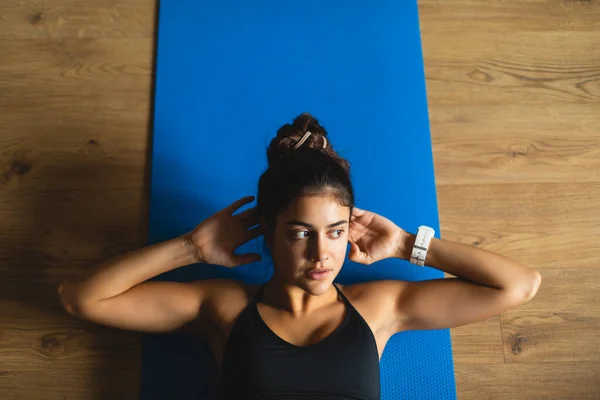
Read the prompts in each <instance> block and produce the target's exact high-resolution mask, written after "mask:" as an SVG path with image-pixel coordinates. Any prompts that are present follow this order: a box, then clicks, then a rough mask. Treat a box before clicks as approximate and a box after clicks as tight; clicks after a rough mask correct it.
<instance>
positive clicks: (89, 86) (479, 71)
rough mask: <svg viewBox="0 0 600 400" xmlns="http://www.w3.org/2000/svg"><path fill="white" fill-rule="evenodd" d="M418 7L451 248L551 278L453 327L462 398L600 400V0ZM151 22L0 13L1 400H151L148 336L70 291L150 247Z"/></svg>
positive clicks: (99, 4)
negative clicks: (144, 346)
mask: <svg viewBox="0 0 600 400" xmlns="http://www.w3.org/2000/svg"><path fill="white" fill-rule="evenodd" d="M419 10H420V20H421V32H422V41H423V51H424V58H425V70H426V77H427V94H428V100H429V110H430V120H431V134H432V142H433V152H434V159H435V172H436V183H437V190H438V198H439V213H440V222H441V235H442V238H444V239H449V240H454V241H459V242H463V243H468V244H472V245H475V246H479V247H482V248H485V249H488V250H492V251H497V252H499V253H501V254H504V255H506V256H508V257H512V258H515V259H517V260H519V261H521V262H523V263H525V264H527V265H529V266H531V267H533V268H535V269H537V270H538V271H540V272H541V273H542V275H543V284H542V287H541V289H540V290H539V292H538V294H537V296H536V297H535V299H534V300H533V301H531V302H530V303H528V304H526V305H524V306H522V307H519V308H518V309H516V310H513V311H510V312H507V313H505V314H502V315H501V316H500V317H495V318H491V319H490V320H488V321H485V322H481V323H477V324H472V325H470V326H466V327H461V328H458V329H453V330H452V331H451V333H452V341H453V352H454V360H455V366H456V367H455V368H456V383H457V392H458V397H459V399H465V400H466V399H506V400H519V399H561V400H562V399H578V400H579V399H600V291H599V289H598V285H599V284H600V268H599V265H598V264H599V263H600V256H599V251H600V244H599V243H600V239H599V238H600V172H599V171H600V1H594V0H551V1H550V0H548V1H541V0H522V1H517V0H505V1H484V0H454V1H435V0H420V1H419ZM155 14H156V4H155V3H153V2H150V1H146V0H145V1H142V0H129V1H117V0H99V1H96V2H76V1H73V0H44V1H42V0H19V1H17V0H0V399H3V400H4V399H10V400H12V399H24V400H25V399H26V400H38V399H52V400H54V399H69V400H76V399H86V400H87V399H94V400H95V399H110V400H114V399H133V398H136V396H137V393H138V390H139V384H140V383H139V371H140V354H141V351H140V337H139V335H138V334H135V333H130V332H122V331H117V330H112V329H108V328H103V327H99V326H94V325H91V324H87V323H84V322H81V321H78V320H75V319H74V318H73V317H71V316H68V315H66V313H65V312H63V311H62V310H61V308H60V305H59V301H58V298H57V295H56V292H55V288H56V285H57V283H58V282H59V281H60V280H61V279H63V278H65V277H67V276H72V275H73V274H75V273H77V272H79V271H84V270H86V269H89V268H90V267H91V266H92V265H93V264H95V263H97V262H100V261H102V260H105V259H107V258H109V257H112V256H114V255H117V254H120V253H122V252H124V251H127V250H130V249H134V248H137V247H140V246H142V245H144V243H145V240H146V227H147V225H146V224H147V218H146V216H147V210H148V179H149V176H148V168H147V165H148V164H147V162H148V153H147V149H148V140H149V137H150V131H149V121H150V117H151V112H150V104H151V92H152V74H153V57H154V54H153V48H154V34H155V25H156V24H155ZM283 118H285V116H284V117H283Z"/></svg>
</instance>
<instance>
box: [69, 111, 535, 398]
mask: <svg viewBox="0 0 600 400" xmlns="http://www.w3.org/2000/svg"><path fill="white" fill-rule="evenodd" d="M326 138H327V132H326V131H325V129H324V128H323V127H322V126H320V125H319V123H318V121H317V120H316V119H314V118H313V117H312V116H311V115H310V114H306V113H305V114H302V115H300V116H298V117H297V118H296V119H295V120H294V122H293V123H292V124H286V125H284V126H283V127H281V128H280V129H279V131H278V132H277V136H276V138H274V139H273V140H272V141H271V143H270V145H269V148H268V149H267V156H268V161H269V167H268V169H267V170H266V171H265V173H264V174H263V175H262V176H261V177H260V180H259V185H258V199H257V206H256V207H254V208H250V209H248V210H246V211H243V212H240V213H238V214H235V215H234V212H235V211H236V210H238V209H239V208H240V207H242V206H243V205H244V204H247V203H249V202H251V201H252V200H253V197H245V198H243V199H240V200H237V201H236V202H234V203H233V204H231V205H230V206H228V207H226V208H225V209H223V210H221V211H219V212H217V213H216V214H214V215H213V216H211V217H210V218H208V219H206V220H205V221H203V222H202V223H201V224H199V225H198V226H197V227H196V228H195V229H194V230H193V231H192V232H189V233H186V234H184V235H181V236H180V237H177V238H173V239H171V240H167V241H165V242H162V243H158V244H155V245H152V246H148V247H145V248H143V249H140V250H137V251H134V252H131V253H128V254H125V255H123V256H120V257H117V258H115V259H112V260H109V261H107V262H106V263H104V264H103V265H101V266H100V267H99V268H98V269H97V271H96V272H95V273H94V274H93V275H91V276H90V277H88V278H87V279H84V280H80V281H73V282H65V283H63V284H62V285H61V286H60V287H59V293H60V296H61V300H62V302H63V304H64V306H65V309H66V310H67V311H68V312H69V313H71V314H73V315H76V316H78V317H81V318H85V319H87V320H90V321H93V322H96V323H100V324H104V325H108V326H113V327H118V328H123V329H132V330H139V331H146V332H167V331H174V330H178V329H186V330H192V331H196V332H198V333H200V334H201V335H202V336H203V337H204V338H205V339H206V340H207V342H208V343H209V344H210V346H211V348H212V349H213V351H214V354H215V358H216V360H217V363H218V365H219V368H220V369H221V374H222V378H223V383H224V386H223V387H224V391H225V395H226V398H228V399H243V398H256V399H259V398H311V399H315V398H321V397H326V398H329V399H334V398H336V399H337V398H339V399H348V398H353V399H378V398H379V394H380V386H379V360H380V357H381V354H382V353H383V349H384V348H385V345H386V343H387V341H388V339H389V338H390V337H391V336H392V335H393V334H394V333H397V332H401V331H407V330H413V329H419V330H424V329H442V328H451V327H456V326H459V325H465V324H469V323H473V322H476V321H481V320H485V319H488V318H490V317H492V316H494V315H497V314H500V313H502V312H504V311H506V310H509V309H511V308H514V307H517V306H518V305H520V304H523V303H525V302H527V301H529V300H531V299H532V298H533V296H534V295H535V294H536V292H537V289H538V287H539V285H540V282H541V276H540V274H539V273H538V272H537V271H535V270H532V269H530V268H528V267H526V266H523V265H521V264H519V263H517V262H515V261H513V260H510V259H508V258H505V257H503V256H500V255H498V254H495V253H492V252H489V251H486V250H482V249H477V248H474V247H471V246H467V245H463V244H459V243H454V242H450V241H447V240H441V239H436V238H433V239H432V240H431V242H430V244H429V248H428V252H427V255H426V259H425V263H426V265H428V266H431V267H433V268H437V269H440V270H442V271H445V272H447V273H449V274H452V275H454V276H456V277H458V278H448V279H435V280H427V281H417V282H408V281H395V280H385V281H374V282H365V283H359V284H353V285H340V284H333V281H334V279H335V278H336V276H337V275H338V273H339V272H340V270H341V268H342V265H343V263H344V259H345V256H346V250H347V245H348V244H350V252H349V256H348V257H349V258H350V260H352V261H355V262H359V263H362V264H366V265H368V264H371V263H374V262H376V261H379V260H383V259H385V258H389V257H396V258H402V259H405V260H408V259H409V258H410V255H411V252H412V248H413V245H414V242H415V235H414V234H411V233H409V232H406V231H404V230H403V229H401V228H400V227H398V226H397V225H396V224H394V223H393V222H392V221H390V220H388V219H386V218H384V217H382V216H380V215H377V214H375V213H372V212H369V211H366V210H361V209H358V208H356V207H354V193H353V189H352V184H351V182H350V171H349V165H348V163H347V162H346V161H345V160H343V159H341V158H340V157H339V156H338V155H337V154H336V153H335V152H334V150H333V148H332V146H331V142H329V141H328V140H327V139H326ZM260 235H264V238H265V243H266V244H267V246H268V247H269V250H270V252H271V254H272V259H273V276H272V278H271V279H270V280H269V281H268V282H266V283H265V284H262V285H249V284H246V283H244V282H238V281H234V280H228V279H207V280H202V281H196V282H190V283H175V282H157V281H152V282H147V280H149V279H150V278H152V277H154V276H156V275H159V274H161V273H163V272H166V271H169V270H172V269H175V268H178V267H180V266H183V265H188V264H192V263H209V264H218V265H223V266H226V267H235V266H238V265H243V264H248V263H251V262H254V261H259V260H260V256H259V255H258V254H245V255H235V254H233V252H234V250H235V249H236V248H237V247H239V246H240V245H242V244H243V243H246V242H248V241H249V240H252V239H254V238H256V237H258V236H260ZM199 268H201V267H199ZM286 396H287V397H286Z"/></svg>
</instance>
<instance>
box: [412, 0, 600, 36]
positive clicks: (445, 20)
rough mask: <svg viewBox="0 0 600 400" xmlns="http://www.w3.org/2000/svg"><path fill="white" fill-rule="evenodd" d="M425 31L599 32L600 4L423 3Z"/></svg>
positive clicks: (583, 0)
mask: <svg viewBox="0 0 600 400" xmlns="http://www.w3.org/2000/svg"><path fill="white" fill-rule="evenodd" d="M419 17H420V21H421V30H422V31H425V32H432V33H433V32H435V33H437V34H438V35H440V36H442V35H443V34H446V33H448V32H453V31H462V32H469V33H470V34H472V35H475V34H478V33H481V32H490V31H501V32H510V31H513V32H514V31H519V32H527V31H562V32H565V31H597V30H599V29H600V3H598V2H597V1H588V0H558V1H544V0H519V1H485V0H453V1H451V2H448V1H444V0H419Z"/></svg>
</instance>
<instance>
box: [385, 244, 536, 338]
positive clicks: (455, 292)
mask: <svg viewBox="0 0 600 400" xmlns="http://www.w3.org/2000/svg"><path fill="white" fill-rule="evenodd" d="M401 236H402V240H401V243H400V245H399V246H398V257H400V258H402V259H405V260H408V259H410V252H412V246H413V244H414V242H415V235H411V234H408V233H407V234H403V235H401ZM425 265H427V266H431V267H433V268H436V269H439V270H441V271H444V272H447V273H449V274H451V275H454V276H455V277H456V278H444V279H432V280H423V281H412V282H409V281H397V282H393V283H392V282H390V283H389V287H390V292H388V293H393V295H392V297H393V299H392V301H393V302H394V305H393V307H394V310H395V311H394V313H395V315H394V317H395V321H396V326H395V328H396V329H395V331H396V332H400V331H407V330H428V329H445V328H453V327H457V326H462V325H467V324H471V323H474V322H478V321H483V320H486V319H488V318H491V317H494V316H496V315H499V314H501V313H503V312H506V311H508V310H510V309H513V308H516V307H518V306H520V305H521V304H524V303H527V302H528V301H530V300H531V299H533V297H534V296H535V295H536V293H537V290H538V288H539V287H540V284H541V282H542V276H541V275H540V273H539V272H537V271H536V270H534V269H531V268H529V267H526V266H525V265H523V264H520V263H518V262H517V261H514V260H511V259H509V258H507V257H504V256H502V255H500V254H496V253H493V252H491V251H487V250H483V249H479V248H476V247H472V246H468V245H465V244H461V243H457V242H452V241H448V240H443V239H437V238H432V240H431V243H430V244H429V251H428V252H427V256H426V259H425Z"/></svg>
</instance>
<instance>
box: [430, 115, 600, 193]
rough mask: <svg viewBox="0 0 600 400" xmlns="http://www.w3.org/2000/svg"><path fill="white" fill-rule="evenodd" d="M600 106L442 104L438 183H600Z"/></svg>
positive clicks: (434, 126) (437, 119) (434, 123)
mask: <svg viewBox="0 0 600 400" xmlns="http://www.w3.org/2000/svg"><path fill="white" fill-rule="evenodd" d="M598 110H600V106H599V105H597V104H540V105H531V106H527V107H523V106H520V105H513V104H508V105H484V106H470V105H464V106H463V105H454V106H450V105H448V106H446V105H436V106H432V107H431V111H430V121H431V137H432V146H433V155H434V162H435V166H436V170H435V174H436V183H437V184H438V185H463V184H478V183H526V182H554V183H560V182H600V132H599V131H598V126H600V112H598Z"/></svg>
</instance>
